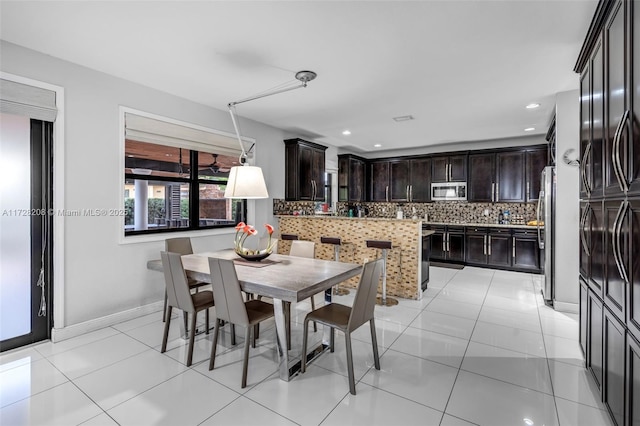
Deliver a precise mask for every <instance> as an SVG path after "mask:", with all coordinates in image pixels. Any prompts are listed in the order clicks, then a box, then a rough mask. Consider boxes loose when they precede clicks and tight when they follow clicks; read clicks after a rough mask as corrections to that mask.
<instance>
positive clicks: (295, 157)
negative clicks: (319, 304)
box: [284, 139, 327, 201]
mask: <svg viewBox="0 0 640 426" xmlns="http://www.w3.org/2000/svg"><path fill="white" fill-rule="evenodd" d="M284 143H285V172H284V173H285V200H287V201H303V200H304V201H324V198H325V196H324V185H325V150H326V149H327V147H325V146H322V145H318V144H316V143H313V142H309V141H305V140H302V139H287V140H285V141H284Z"/></svg>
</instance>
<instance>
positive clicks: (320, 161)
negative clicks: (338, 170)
mask: <svg viewBox="0 0 640 426" xmlns="http://www.w3.org/2000/svg"><path fill="white" fill-rule="evenodd" d="M324 164H325V161H324V151H319V150H316V149H314V150H312V153H311V180H312V182H313V183H312V189H311V191H312V193H311V199H312V200H313V201H324V185H325V175H324Z"/></svg>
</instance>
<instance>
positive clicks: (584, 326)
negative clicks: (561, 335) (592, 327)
mask: <svg viewBox="0 0 640 426" xmlns="http://www.w3.org/2000/svg"><path fill="white" fill-rule="evenodd" d="M588 306H589V286H588V285H587V283H586V281H584V279H583V278H582V277H580V333H579V334H580V348H581V349H582V353H583V354H584V359H587V347H588V346H587V336H588V321H587V318H588V316H587V309H588Z"/></svg>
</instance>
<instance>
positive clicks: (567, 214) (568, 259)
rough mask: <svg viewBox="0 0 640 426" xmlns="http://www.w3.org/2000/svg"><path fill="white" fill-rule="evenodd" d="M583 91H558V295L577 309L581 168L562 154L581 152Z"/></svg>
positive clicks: (562, 304)
mask: <svg viewBox="0 0 640 426" xmlns="http://www.w3.org/2000/svg"><path fill="white" fill-rule="evenodd" d="M579 106H580V94H579V91H578V90H572V91H569V92H561V93H558V94H557V95H556V141H557V155H556V158H557V160H556V172H557V178H558V184H557V186H556V221H555V224H556V226H555V232H556V236H555V240H554V241H555V247H554V248H555V253H554V262H555V283H556V285H555V295H554V306H555V308H556V309H557V310H561V311H562V310H564V311H571V312H577V308H578V298H579V292H578V288H579V287H578V268H579V259H578V253H579V246H578V244H579V240H578V238H579V235H578V231H579V230H578V227H579V225H578V224H579V222H580V220H579V215H580V207H579V206H580V205H579V198H580V188H579V180H578V179H579V175H578V174H579V168H578V167H576V166H570V165H568V164H565V162H564V161H562V154H563V153H565V152H566V151H567V150H569V149H573V150H574V151H573V155H572V156H571V158H577V156H578V152H580V110H579Z"/></svg>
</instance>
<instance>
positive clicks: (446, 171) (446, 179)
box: [444, 163, 449, 182]
mask: <svg viewBox="0 0 640 426" xmlns="http://www.w3.org/2000/svg"><path fill="white" fill-rule="evenodd" d="M444 180H445V181H447V182H449V163H447V164H446V165H445V166H444Z"/></svg>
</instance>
